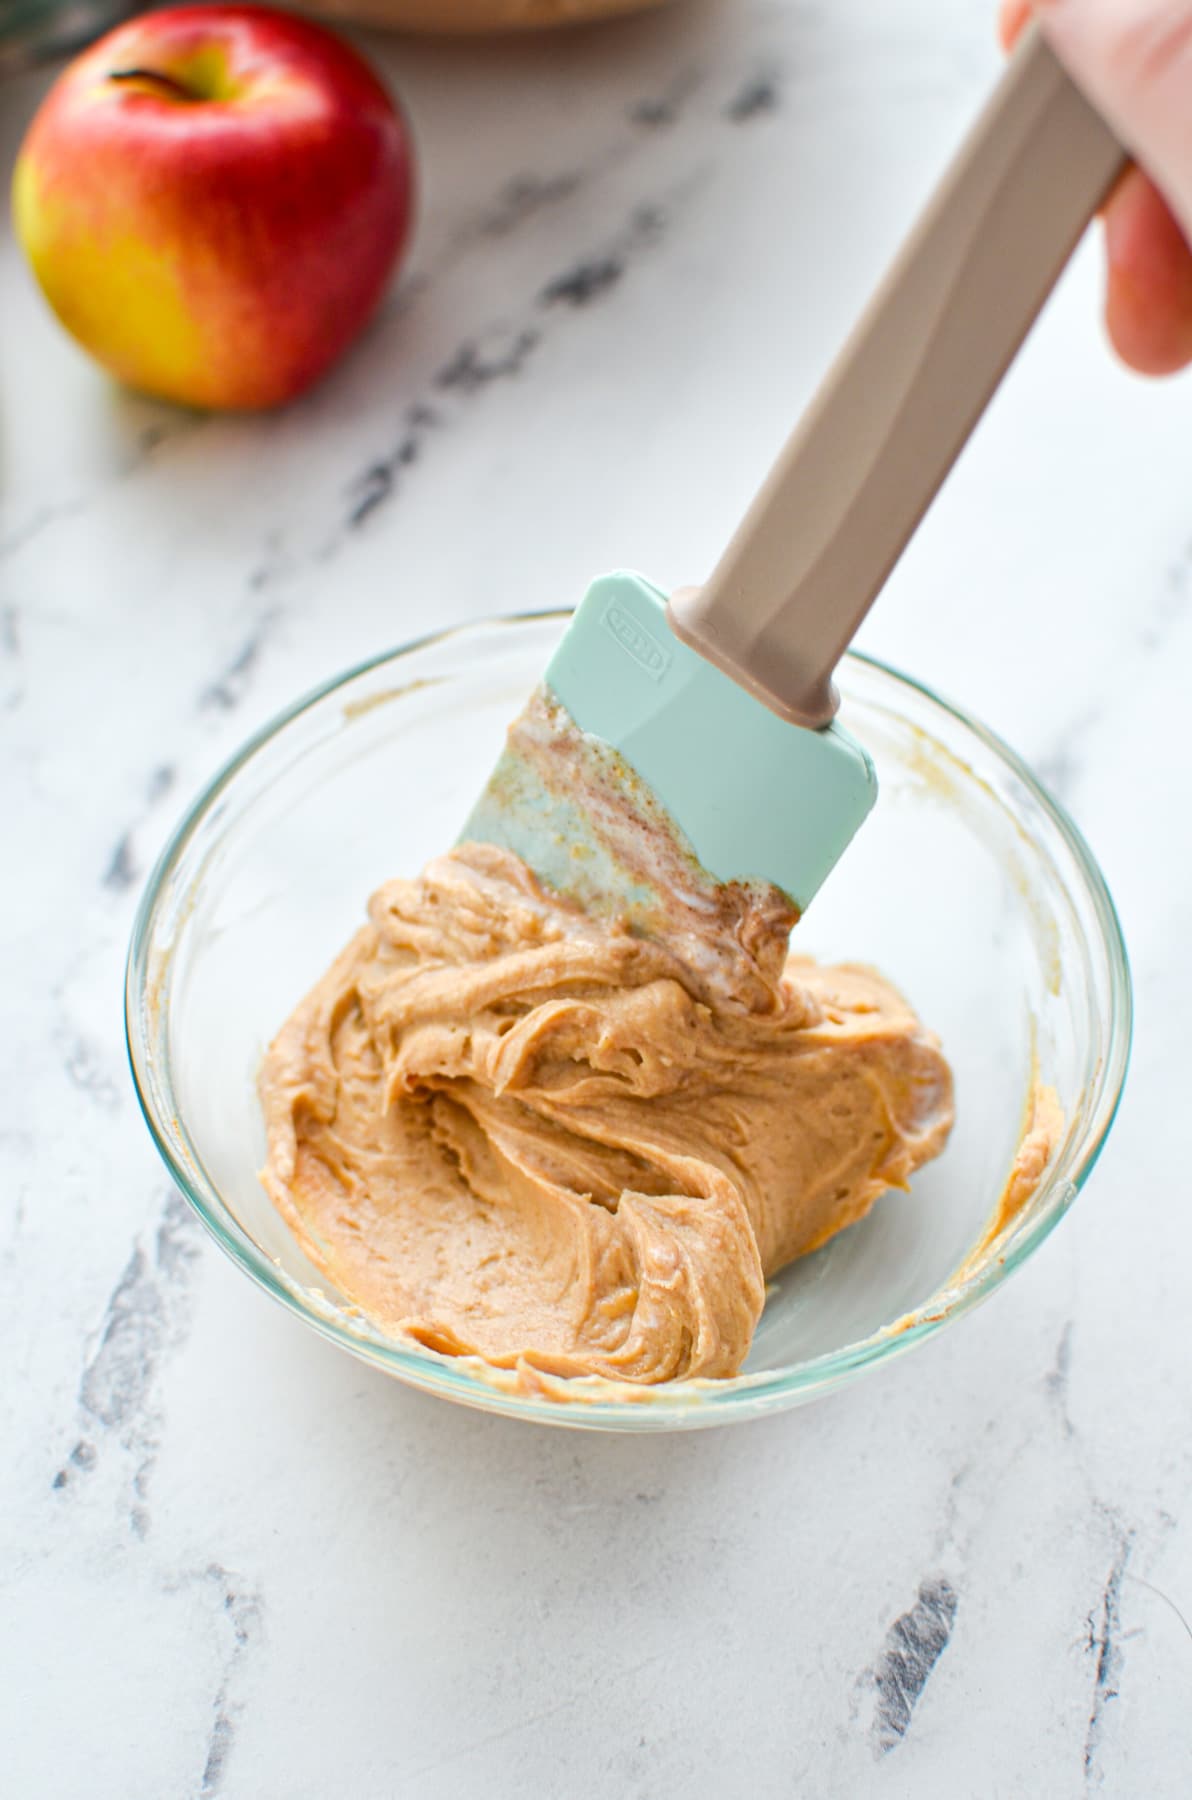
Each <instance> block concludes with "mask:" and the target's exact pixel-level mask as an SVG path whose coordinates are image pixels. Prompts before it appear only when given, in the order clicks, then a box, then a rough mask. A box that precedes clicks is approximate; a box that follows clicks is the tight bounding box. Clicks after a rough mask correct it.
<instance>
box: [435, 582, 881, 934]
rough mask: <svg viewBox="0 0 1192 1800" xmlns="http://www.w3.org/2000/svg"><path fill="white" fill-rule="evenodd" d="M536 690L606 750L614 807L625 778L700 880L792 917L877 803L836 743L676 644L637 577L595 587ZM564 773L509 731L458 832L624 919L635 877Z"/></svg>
mask: <svg viewBox="0 0 1192 1800" xmlns="http://www.w3.org/2000/svg"><path fill="white" fill-rule="evenodd" d="M545 685H546V688H547V689H548V690H549V694H550V695H552V696H553V697H554V699H555V700H556V701H557V702H559V704H560V705H561V706H562V707H563V708H564V709H565V711H566V713H567V714H568V715H569V716H570V720H571V721H572V722H573V723H574V725H575V726H576V727H578V729H579V731H580V732H582V733H584V734H586V735H587V736H588V737H590V738H594V739H598V740H599V741H600V743H601V744H602V745H604V746H607V747H608V749H609V750H610V751H613V752H615V753H616V756H615V757H610V758H608V759H607V760H606V762H605V764H604V765H603V767H604V769H605V771H606V774H605V776H604V779H606V780H607V781H608V782H610V783H612V782H617V781H619V783H620V786H621V788H622V797H624V789H625V785H626V784H625V776H626V774H628V775H629V776H630V777H636V778H637V781H638V782H640V784H641V787H640V788H638V787H637V786H636V785H633V784H631V785H633V793H632V794H631V795H630V796H629V797H630V798H631V799H632V797H633V794H636V795H637V796H638V797H639V799H640V801H641V803H642V806H643V808H645V807H647V806H650V807H654V806H656V807H660V808H661V809H663V811H664V812H665V814H666V815H668V817H669V821H670V822H671V823H672V824H673V825H674V826H676V827H677V828H678V831H679V832H680V833H681V834H682V837H683V838H685V839H686V842H687V845H688V846H689V847H690V850H691V851H692V852H693V853H694V855H695V857H696V858H697V860H698V861H699V863H700V864H701V865H702V867H703V869H704V870H705V871H706V872H707V874H709V875H710V876H712V877H713V878H714V879H715V880H716V881H718V882H725V883H727V882H753V881H756V882H769V883H772V884H773V885H774V886H776V887H778V888H781V889H782V891H783V892H784V893H785V894H786V895H788V896H789V898H790V899H791V900H792V901H793V902H794V904H795V906H796V907H797V908H798V909H799V911H800V912H802V911H803V910H804V909H805V908H806V907H807V905H808V904H809V902H810V901H811V899H812V897H813V896H814V894H815V893H816V890H817V889H818V888H819V887H820V885H821V884H822V882H823V881H824V880H825V878H826V877H827V875H828V874H829V872H830V871H831V869H832V868H833V866H834V864H835V863H836V861H837V859H838V858H839V857H840V856H841V855H842V854H843V852H844V850H845V849H846V848H847V846H848V844H849V841H850V840H851V838H852V837H853V834H854V833H855V832H856V830H857V828H858V827H859V826H860V825H861V823H862V821H863V820H864V818H865V816H866V814H867V813H868V812H869V810H870V808H871V807H872V805H873V803H874V800H875V798H876V796H877V781H876V778H875V776H874V772H873V765H872V763H871V762H870V760H869V758H868V756H867V755H866V753H865V751H864V750H863V749H862V748H861V746H860V745H859V744H858V743H857V742H856V741H855V739H854V738H852V737H851V736H850V735H849V733H848V732H847V731H845V730H844V729H843V728H842V727H841V726H839V725H837V724H831V725H829V726H827V727H825V728H824V729H823V730H819V731H809V730H806V729H804V728H802V727H800V726H797V725H791V724H788V723H787V722H786V721H785V720H783V719H780V718H779V717H778V715H777V714H776V713H773V712H771V711H770V709H769V708H768V707H766V706H764V705H763V704H762V703H761V701H759V700H755V699H753V698H752V696H751V695H750V694H748V693H746V691H745V690H744V689H743V688H741V687H738V686H737V684H736V682H734V681H732V680H730V679H729V677H728V676H727V675H724V674H722V673H721V671H720V670H719V669H717V668H715V667H713V665H712V664H711V663H709V662H707V661H705V659H704V658H703V657H702V656H699V655H698V654H697V653H696V652H695V651H693V650H690V649H688V647H687V646H686V644H683V643H681V642H680V641H679V639H678V638H677V637H676V636H675V635H674V633H673V632H672V631H671V629H670V627H669V625H668V624H667V617H666V601H665V598H664V596H663V595H662V594H661V593H660V592H659V591H658V589H657V588H654V587H652V586H651V585H650V584H649V583H648V582H646V581H644V580H643V579H642V578H641V576H639V575H633V574H628V573H618V574H614V575H606V576H604V577H602V578H601V579H600V580H598V581H596V582H594V583H593V584H592V586H591V587H590V588H589V590H588V593H587V596H586V597H585V599H584V601H583V604H582V605H581V606H580V607H579V609H578V611H577V612H576V614H575V616H574V618H573V619H572V621H571V624H570V625H569V626H568V628H567V632H566V635H565V637H564V638H563V641H562V643H561V644H560V646H559V648H558V650H557V651H556V652H555V655H554V658H553V659H552V661H551V663H550V666H549V668H548V669H547V671H546V677H545ZM578 760H579V759H575V761H576V762H578ZM583 760H584V762H585V763H586V764H587V766H588V768H589V770H590V768H591V762H590V760H589V759H588V758H587V757H585V758H584V759H583ZM571 766H572V765H569V764H568V762H567V760H566V759H560V758H558V757H556V758H555V759H554V762H553V765H550V766H549V779H544V778H543V774H542V769H543V764H542V763H540V762H538V761H536V760H529V759H527V758H526V756H525V755H524V754H523V753H522V752H521V751H520V750H519V748H518V744H517V732H516V730H515V732H514V734H513V736H512V737H511V741H510V745H509V748H508V749H507V750H506V751H505V753H504V755H503V756H502V758H501V761H500V763H499V764H498V766H497V768H496V770H495V771H494V774H493V777H492V779H491V781H490V782H489V785H488V787H487V788H486V789H485V792H484V794H483V795H482V797H481V799H480V801H479V803H478V804H477V806H476V808H475V809H474V811H473V813H472V816H471V818H470V819H469V820H468V824H467V826H466V828H465V830H464V832H463V834H462V835H463V837H464V838H465V839H470V840H473V841H478V842H482V843H494V844H499V845H501V846H503V847H504V848H506V849H510V850H513V851H514V852H515V853H516V854H517V855H518V856H520V857H521V858H522V860H523V861H524V862H525V863H527V864H528V865H529V867H530V868H531V869H533V871H534V873H535V874H536V875H537V876H538V877H539V879H540V880H541V881H542V882H544V883H545V884H546V886H548V887H551V888H554V889H555V890H556V891H557V892H560V893H563V894H567V895H571V896H573V897H574V898H576V899H578V900H580V901H581V903H583V904H584V905H585V906H586V907H588V908H591V906H592V904H593V899H594V896H599V897H600V899H601V900H602V902H603V904H602V905H601V906H600V908H599V910H601V911H602V912H609V911H614V912H615V911H625V912H628V913H630V914H632V913H633V912H634V911H635V910H636V909H637V907H638V906H639V905H641V904H644V903H647V902H648V900H649V896H648V894H646V893H643V892H642V890H641V879H642V877H641V871H640V867H638V868H636V869H634V870H632V871H630V870H629V869H627V868H626V866H625V865H624V863H622V862H621V861H619V860H618V859H617V858H616V857H609V856H607V855H606V854H605V853H604V851H603V850H602V848H601V838H602V834H601V832H600V831H599V830H598V829H593V814H594V810H595V809H594V805H593V794H592V790H591V783H590V782H588V783H587V785H586V786H585V784H583V783H581V782H580V781H578V779H577V780H576V781H575V782H574V783H572V782H570V780H569V773H570V768H571ZM601 799H602V796H600V795H597V796H596V797H595V808H596V809H598V807H599V804H600V801H601Z"/></svg>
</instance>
